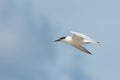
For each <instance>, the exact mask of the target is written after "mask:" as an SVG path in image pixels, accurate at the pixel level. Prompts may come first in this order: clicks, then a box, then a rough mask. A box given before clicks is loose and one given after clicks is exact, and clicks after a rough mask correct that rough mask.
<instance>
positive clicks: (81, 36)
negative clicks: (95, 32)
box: [71, 32, 96, 43]
mask: <svg viewBox="0 0 120 80" xmlns="http://www.w3.org/2000/svg"><path fill="white" fill-rule="evenodd" d="M71 33H72V34H73V36H72V38H73V39H74V40H80V41H83V42H86V43H89V42H90V43H96V42H95V41H93V40H92V39H91V38H90V37H88V36H86V35H84V34H82V33H78V32H71Z"/></svg>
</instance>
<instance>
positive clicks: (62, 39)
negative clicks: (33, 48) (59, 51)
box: [54, 36, 66, 42]
mask: <svg viewBox="0 0 120 80" xmlns="http://www.w3.org/2000/svg"><path fill="white" fill-rule="evenodd" d="M65 39H66V36H64V37H61V38H59V39H57V40H55V41H54V42H58V41H65Z"/></svg>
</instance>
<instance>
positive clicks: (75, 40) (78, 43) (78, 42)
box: [55, 32, 99, 54]
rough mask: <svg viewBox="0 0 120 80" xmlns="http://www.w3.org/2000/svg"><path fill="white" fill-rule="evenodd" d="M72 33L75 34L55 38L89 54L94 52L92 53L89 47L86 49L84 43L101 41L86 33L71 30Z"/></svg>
mask: <svg viewBox="0 0 120 80" xmlns="http://www.w3.org/2000/svg"><path fill="white" fill-rule="evenodd" d="M71 33H72V34H73V35H72V36H66V37H61V38H60V39H58V40H55V42H56V41H62V42H65V43H67V44H70V45H72V46H74V47H75V48H77V49H79V50H81V51H83V52H85V53H88V54H92V53H91V52H89V51H88V50H87V49H85V48H84V47H83V46H82V45H83V44H89V43H95V44H96V43H99V42H96V41H94V40H92V39H91V38H90V37H88V36H86V35H84V34H81V33H78V32H71Z"/></svg>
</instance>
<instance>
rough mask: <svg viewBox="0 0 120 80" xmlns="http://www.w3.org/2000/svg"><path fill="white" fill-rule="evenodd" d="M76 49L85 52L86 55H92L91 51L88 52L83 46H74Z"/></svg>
mask: <svg viewBox="0 0 120 80" xmlns="http://www.w3.org/2000/svg"><path fill="white" fill-rule="evenodd" d="M73 46H74V47H75V48H77V49H79V50H81V51H83V52H85V53H88V54H92V53H91V52H90V51H88V50H87V49H86V48H84V47H83V46H81V45H73Z"/></svg>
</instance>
